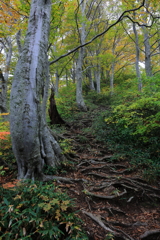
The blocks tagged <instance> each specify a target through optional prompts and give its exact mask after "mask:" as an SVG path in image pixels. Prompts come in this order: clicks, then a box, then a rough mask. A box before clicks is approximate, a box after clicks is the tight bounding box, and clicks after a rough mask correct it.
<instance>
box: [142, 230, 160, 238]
mask: <svg viewBox="0 0 160 240" xmlns="http://www.w3.org/2000/svg"><path fill="white" fill-rule="evenodd" d="M155 237H156V238H155ZM140 239H143V240H152V239H160V229H156V230H150V231H146V232H145V233H144V234H142V235H141V236H140Z"/></svg>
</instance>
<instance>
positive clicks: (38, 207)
mask: <svg viewBox="0 0 160 240" xmlns="http://www.w3.org/2000/svg"><path fill="white" fill-rule="evenodd" d="M1 193H2V194H1V196H0V198H1V199H0V200H1V201H0V202H1V203H0V216H1V220H0V235H1V238H0V239H4V240H5V239H6V240H7V239H27V240H31V239H46V240H48V239H52V240H54V239H55V240H57V239H59V240H63V239H68V240H71V239H74V240H75V239H77V240H80V239H81V240H82V239H83V240H85V239H87V237H86V236H85V235H84V234H83V232H82V230H81V229H80V226H79V219H78V217H77V215H76V213H74V212H72V208H71V207H72V206H73V202H72V200H70V199H69V197H68V196H67V195H66V194H65V193H63V192H62V191H61V190H60V189H59V188H58V187H55V186H54V185H53V183H52V184H43V183H36V182H20V183H18V186H17V187H15V188H13V189H2V188H1Z"/></svg>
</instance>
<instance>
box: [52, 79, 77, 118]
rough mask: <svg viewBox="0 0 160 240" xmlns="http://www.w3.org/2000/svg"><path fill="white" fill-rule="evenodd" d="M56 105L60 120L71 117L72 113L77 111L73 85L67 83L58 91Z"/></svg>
mask: <svg viewBox="0 0 160 240" xmlns="http://www.w3.org/2000/svg"><path fill="white" fill-rule="evenodd" d="M56 104H57V108H58V112H59V113H60V115H61V117H62V118H64V119H65V120H67V119H68V118H71V117H72V115H73V113H74V112H76V111H77V106H76V86H75V84H73V83H69V85H68V86H65V87H61V88H60V89H59V94H58V97H56Z"/></svg>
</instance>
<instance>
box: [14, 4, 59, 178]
mask: <svg viewBox="0 0 160 240" xmlns="http://www.w3.org/2000/svg"><path fill="white" fill-rule="evenodd" d="M50 10H51V0H32V3H31V10H30V17H29V24H28V31H27V34H26V39H25V43H24V47H23V50H22V52H21V55H20V57H19V60H18V63H17V66H16V69H15V74H14V79H13V84H12V90H11V98H10V126H11V138H12V147H13V152H14V154H15V157H16V160H17V164H18V178H19V179H33V180H34V179H35V178H38V179H40V180H47V179H48V178H49V176H45V175H44V174H43V166H44V163H46V164H47V165H50V166H55V165H56V164H59V163H60V161H61V160H63V155H62V152H61V149H60V147H59V144H58V143H57V141H56V140H55V139H54V137H53V135H52V134H51V131H50V130H49V128H48V127H47V124H46V116H45V113H46V101H47V97H48V87H49V64H48V58H47V47H48V36H49V26H50Z"/></svg>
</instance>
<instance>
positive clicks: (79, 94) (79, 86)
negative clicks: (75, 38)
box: [76, 0, 87, 111]
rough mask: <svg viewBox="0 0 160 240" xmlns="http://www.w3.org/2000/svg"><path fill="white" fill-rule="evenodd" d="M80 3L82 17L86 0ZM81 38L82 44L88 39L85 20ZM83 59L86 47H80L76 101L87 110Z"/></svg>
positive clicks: (81, 0)
mask: <svg viewBox="0 0 160 240" xmlns="http://www.w3.org/2000/svg"><path fill="white" fill-rule="evenodd" d="M79 4H80V7H81V11H82V17H84V16H85V6H86V1H85V0H79ZM80 40H81V44H84V43H85V40H86V31H85V22H84V20H83V22H82V24H81V30H80ZM83 59H84V47H82V48H80V49H79V53H78V60H77V66H76V80H77V82H76V103H77V106H78V108H79V109H80V110H82V111H87V107H86V105H85V103H84V99H83V95H82V79H83V74H82V67H83Z"/></svg>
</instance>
